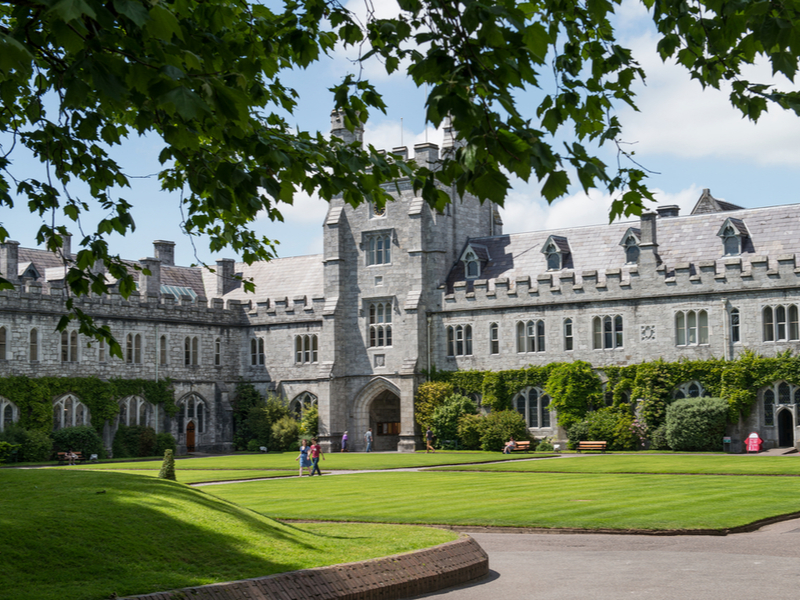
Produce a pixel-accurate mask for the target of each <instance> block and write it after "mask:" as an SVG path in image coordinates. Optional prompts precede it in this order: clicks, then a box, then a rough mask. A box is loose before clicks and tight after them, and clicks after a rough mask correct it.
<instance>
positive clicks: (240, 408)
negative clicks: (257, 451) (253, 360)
mask: <svg viewBox="0 0 800 600" xmlns="http://www.w3.org/2000/svg"><path fill="white" fill-rule="evenodd" d="M231 405H232V407H233V443H234V446H235V447H236V448H237V449H240V450H241V449H244V448H246V447H247V442H249V441H250V440H251V439H254V438H255V437H256V436H255V434H254V433H253V432H252V431H251V430H250V422H249V419H250V415H251V412H250V411H251V409H253V408H263V407H264V398H263V396H261V394H259V393H258V390H256V388H255V387H253V384H251V383H244V382H241V383H239V384H237V385H236V393H235V395H234V398H233V400H232V401H231ZM267 429H269V428H267ZM267 437H269V431H267ZM265 441H266V440H265Z"/></svg>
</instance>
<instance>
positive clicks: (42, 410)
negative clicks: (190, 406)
mask: <svg viewBox="0 0 800 600" xmlns="http://www.w3.org/2000/svg"><path fill="white" fill-rule="evenodd" d="M67 393H71V394H73V395H74V396H75V397H77V398H78V399H79V400H80V401H81V403H83V404H84V405H85V406H86V407H87V408H88V409H89V413H90V415H91V419H92V425H93V426H94V428H95V429H97V430H98V431H99V430H100V429H101V428H102V427H103V423H105V422H106V421H107V420H109V419H112V418H113V417H115V416H116V414H117V413H118V412H119V405H118V404H117V402H118V400H119V399H121V398H124V397H126V396H142V397H143V398H144V399H145V400H147V401H148V402H150V403H152V404H160V405H162V407H163V409H164V412H166V413H167V414H168V415H170V416H172V415H174V414H175V413H176V412H177V410H178V407H177V406H175V402H174V395H173V390H172V382H171V381H170V380H169V379H165V380H159V381H149V380H145V379H111V380H109V381H104V380H102V379H99V378H97V377H37V378H30V377H27V376H25V375H18V376H11V377H0V396H3V397H5V398H7V399H8V400H10V401H11V402H13V403H14V404H15V405H16V406H17V408H18V409H19V421H20V425H21V426H22V427H24V428H25V429H34V430H40V431H45V432H49V431H51V430H52V429H53V400H54V399H56V398H58V397H59V396H62V395H64V394H67Z"/></svg>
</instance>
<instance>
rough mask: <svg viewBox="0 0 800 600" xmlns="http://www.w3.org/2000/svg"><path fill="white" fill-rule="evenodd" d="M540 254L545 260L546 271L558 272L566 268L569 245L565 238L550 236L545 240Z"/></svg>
mask: <svg viewBox="0 0 800 600" xmlns="http://www.w3.org/2000/svg"><path fill="white" fill-rule="evenodd" d="M542 254H544V255H545V258H546V260H547V270H548V271H560V270H561V269H565V268H567V267H568V265H567V264H566V263H567V258H568V257H569V244H568V243H567V238H565V237H561V236H558V235H551V236H550V237H549V238H547V241H546V242H545V243H544V247H543V248H542Z"/></svg>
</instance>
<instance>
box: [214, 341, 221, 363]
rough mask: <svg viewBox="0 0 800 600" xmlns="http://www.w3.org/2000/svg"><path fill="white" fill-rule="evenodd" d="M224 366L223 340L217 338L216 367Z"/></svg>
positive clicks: (215, 346)
mask: <svg viewBox="0 0 800 600" xmlns="http://www.w3.org/2000/svg"><path fill="white" fill-rule="evenodd" d="M221 364H222V340H221V339H220V338H216V339H215V340H214V365H215V366H217V367H218V366H220V365H221Z"/></svg>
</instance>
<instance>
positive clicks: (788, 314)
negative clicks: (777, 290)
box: [762, 304, 800, 342]
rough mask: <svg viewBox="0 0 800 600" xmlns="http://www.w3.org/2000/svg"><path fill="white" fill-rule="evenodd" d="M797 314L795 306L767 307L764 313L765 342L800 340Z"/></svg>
mask: <svg viewBox="0 0 800 600" xmlns="http://www.w3.org/2000/svg"><path fill="white" fill-rule="evenodd" d="M797 312H798V311H797V305H795V304H789V305H785V306H784V305H782V304H779V305H778V306H765V307H764V310H763V312H762V316H763V331H764V341H765V342H785V341H797V340H798V339H800V330H799V329H798V319H797V316H798V315H797Z"/></svg>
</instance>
